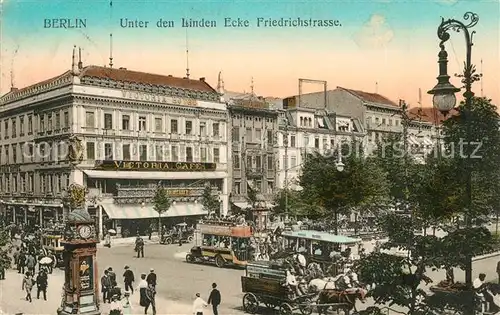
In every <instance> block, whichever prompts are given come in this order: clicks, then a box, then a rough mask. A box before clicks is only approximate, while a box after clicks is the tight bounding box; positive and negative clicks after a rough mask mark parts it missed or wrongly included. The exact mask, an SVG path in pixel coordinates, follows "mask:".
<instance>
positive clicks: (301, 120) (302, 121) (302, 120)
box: [300, 117, 304, 126]
mask: <svg viewBox="0 0 500 315" xmlns="http://www.w3.org/2000/svg"><path fill="white" fill-rule="evenodd" d="M300 125H301V126H303V125H304V118H303V117H300Z"/></svg>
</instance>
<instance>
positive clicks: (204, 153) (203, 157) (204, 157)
mask: <svg viewBox="0 0 500 315" xmlns="http://www.w3.org/2000/svg"><path fill="white" fill-rule="evenodd" d="M200 155H201V161H202V162H206V161H207V148H200Z"/></svg>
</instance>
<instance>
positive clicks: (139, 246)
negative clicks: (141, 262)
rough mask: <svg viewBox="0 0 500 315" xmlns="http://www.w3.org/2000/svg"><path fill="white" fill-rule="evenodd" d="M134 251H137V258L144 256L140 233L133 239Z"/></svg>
mask: <svg viewBox="0 0 500 315" xmlns="http://www.w3.org/2000/svg"><path fill="white" fill-rule="evenodd" d="M135 251H136V252H137V258H141V257H142V258H144V240H143V239H142V237H141V236H140V235H139V236H137V238H136V239H135Z"/></svg>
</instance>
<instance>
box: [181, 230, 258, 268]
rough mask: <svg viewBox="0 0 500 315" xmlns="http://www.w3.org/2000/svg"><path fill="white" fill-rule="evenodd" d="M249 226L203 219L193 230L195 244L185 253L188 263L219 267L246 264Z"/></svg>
mask: <svg viewBox="0 0 500 315" xmlns="http://www.w3.org/2000/svg"><path fill="white" fill-rule="evenodd" d="M251 237H252V229H251V227H250V226H245V225H238V224H236V223H235V222H232V221H204V222H203V223H200V224H198V226H197V230H196V232H195V246H194V247H193V248H191V251H190V252H189V253H188V254H187V255H186V261H187V262H189V263H195V262H202V263H212V262H214V263H215V265H216V266H217V267H219V268H222V267H224V266H226V265H237V266H246V264H247V262H248V260H249V259H250V257H251V253H250V252H251V250H252V249H251V248H250V238H251Z"/></svg>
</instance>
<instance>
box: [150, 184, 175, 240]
mask: <svg viewBox="0 0 500 315" xmlns="http://www.w3.org/2000/svg"><path fill="white" fill-rule="evenodd" d="M171 205H172V200H171V199H170V196H169V194H168V190H167V189H166V188H165V187H162V186H158V187H156V190H155V195H154V197H153V208H154V209H155V211H156V212H158V233H159V234H160V235H161V228H162V224H161V216H162V214H163V213H165V212H167V211H168V209H170V206H171Z"/></svg>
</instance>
